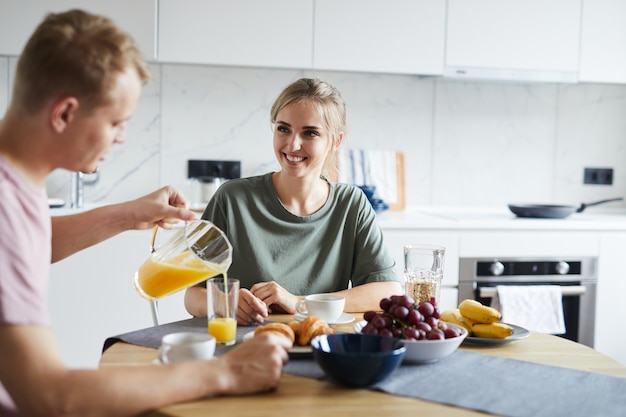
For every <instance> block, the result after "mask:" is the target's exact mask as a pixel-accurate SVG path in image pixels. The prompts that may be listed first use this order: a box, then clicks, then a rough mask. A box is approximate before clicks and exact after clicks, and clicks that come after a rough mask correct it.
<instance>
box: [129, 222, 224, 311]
mask: <svg viewBox="0 0 626 417" xmlns="http://www.w3.org/2000/svg"><path fill="white" fill-rule="evenodd" d="M165 232H169V233H163V234H164V235H166V236H165V238H164V243H163V244H161V245H157V244H156V235H157V228H155V229H154V233H153V234H152V254H151V255H150V257H149V258H148V259H147V260H146V261H145V262H144V264H143V265H142V266H141V267H140V268H139V270H138V271H137V273H136V274H135V280H134V284H135V289H136V290H137V292H138V293H139V295H141V296H142V297H143V298H145V299H146V300H149V301H155V300H157V299H159V298H162V297H165V296H168V295H171V294H174V293H176V292H178V291H181V290H183V289H185V288H188V287H191V286H193V285H196V284H199V283H200V282H203V281H205V280H206V279H208V278H210V277H213V276H216V275H218V274H223V275H224V276H226V271H227V270H228V267H230V264H231V261H232V246H231V244H230V242H229V241H228V238H227V237H226V235H225V234H224V232H222V231H221V230H220V229H219V228H217V227H216V226H215V225H214V224H213V223H211V222H209V221H207V220H192V221H190V222H187V223H185V226H184V227H182V228H177V229H174V230H169V231H165Z"/></svg>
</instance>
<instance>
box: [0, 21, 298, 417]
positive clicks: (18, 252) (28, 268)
mask: <svg viewBox="0 0 626 417" xmlns="http://www.w3.org/2000/svg"><path fill="white" fill-rule="evenodd" d="M148 78H149V74H148V71H147V69H146V66H145V63H144V62H143V61H142V59H141V57H140V54H139V52H138V50H137V47H136V46H135V44H134V43H133V41H132V39H130V38H129V36H128V35H127V34H125V33H124V32H122V31H120V30H119V29H118V28H117V27H116V26H115V25H114V24H113V23H112V22H111V21H110V20H108V19H106V18H103V17H99V16H94V15H91V14H88V13H85V12H82V11H79V10H73V11H69V12H66V13H60V14H51V15H49V16H47V17H46V19H45V20H44V21H43V22H42V23H41V24H40V25H39V26H38V28H37V29H36V30H35V32H34V33H33V35H32V36H31V38H30V40H29V41H28V43H27V45H26V47H25V49H24V51H23V53H22V55H21V57H20V60H19V62H18V66H17V71H16V79H15V85H14V90H13V97H12V101H11V103H10V105H9V108H8V110H7V113H6V115H5V118H4V120H3V121H2V122H1V123H0V195H1V196H2V199H1V200H0V358H3V359H2V360H0V415H3V416H4V415H18V414H22V415H29V416H30V415H33V416H39V415H41V416H48V417H49V416H57V415H77V416H86V415H116V416H125V415H135V414H139V413H141V412H144V411H146V410H149V409H152V408H155V407H159V406H163V405H166V404H171V403H175V402H181V401H187V400H192V399H196V398H201V397H206V396H209V395H219V394H223V393H228V394H245V393H251V392H256V391H261V390H267V389H271V388H273V387H275V386H276V385H277V384H278V383H279V381H280V375H281V372H282V367H283V365H284V363H285V362H286V360H287V349H288V348H289V347H290V343H289V341H288V340H287V339H285V338H281V337H280V336H266V337H259V338H254V339H253V340H251V341H249V342H246V343H243V344H242V345H241V346H238V347H236V348H234V349H233V350H231V351H230V352H229V353H228V354H226V355H224V356H222V357H221V358H219V359H217V360H213V361H199V362H195V363H194V362H187V363H178V364H173V365H167V366H146V367H132V368H119V369H117V368H107V369H103V370H74V369H68V368H66V367H65V366H64V365H63V363H62V362H61V360H60V356H59V352H58V348H57V344H56V340H55V338H54V335H53V333H52V329H51V325H50V317H49V314H48V311H47V302H46V300H47V289H48V279H49V267H50V260H52V261H57V260H60V259H63V258H65V257H67V256H69V255H71V254H73V253H75V252H77V251H79V250H81V249H84V248H86V247H89V246H91V245H93V244H96V243H98V242H100V241H102V240H104V239H107V238H109V237H111V236H114V235H116V234H118V233H120V232H122V231H125V230H129V229H147V228H151V227H154V226H155V225H160V226H162V227H171V225H172V224H173V223H176V222H177V221H179V220H190V219H192V218H193V213H192V212H190V211H188V210H187V209H186V207H187V201H186V200H185V198H184V197H183V196H182V195H180V194H179V193H178V192H177V191H176V190H174V189H172V188H171V187H164V188H162V189H161V190H158V191H156V192H154V193H152V194H149V195H147V196H145V197H142V198H140V199H138V200H134V201H131V202H127V203H123V204H116V205H111V206H108V207H102V208H99V209H95V210H92V211H88V212H84V213H81V214H77V215H74V216H65V217H58V218H57V217H54V218H52V221H51V220H50V215H49V209H48V205H47V195H46V191H45V185H44V183H45V178H46V176H47V175H48V174H49V173H50V172H51V171H53V170H54V169H57V168H64V169H67V170H71V171H83V172H90V171H93V170H94V169H95V168H96V167H97V164H98V162H99V161H100V160H102V159H103V158H104V156H105V155H106V154H107V152H108V151H109V150H110V148H111V146H112V145H113V144H114V143H122V142H123V141H124V131H125V128H126V123H127V120H128V119H129V117H130V116H131V114H132V113H133V111H134V109H135V106H136V104H137V100H138V98H139V96H140V93H141V86H142V83H143V82H145V81H147V79H148ZM9 358H10V359H9Z"/></svg>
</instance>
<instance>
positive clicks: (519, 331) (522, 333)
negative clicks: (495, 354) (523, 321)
mask: <svg viewBox="0 0 626 417" xmlns="http://www.w3.org/2000/svg"><path fill="white" fill-rule="evenodd" d="M509 326H511V327H512V328H513V334H512V335H511V336H509V337H505V338H504V339H496V338H491V337H475V336H467V337H466V338H465V340H464V341H463V343H467V344H472V345H504V344H506V343H511V342H514V341H516V340H520V339H525V338H527V337H528V336H530V332H529V331H528V330H526V329H525V328H523V327H520V326H516V325H514V324H509Z"/></svg>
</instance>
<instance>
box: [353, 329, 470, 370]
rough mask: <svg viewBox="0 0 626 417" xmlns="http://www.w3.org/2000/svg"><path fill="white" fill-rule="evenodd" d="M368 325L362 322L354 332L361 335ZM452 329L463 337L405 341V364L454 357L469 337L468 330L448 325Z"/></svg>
mask: <svg viewBox="0 0 626 417" xmlns="http://www.w3.org/2000/svg"><path fill="white" fill-rule="evenodd" d="M366 324H367V322H366V321H365V320H362V321H360V322H358V323H356V324H355V325H354V331H355V332H357V333H361V329H362V328H363V327H364V326H365V325H366ZM446 325H448V326H451V327H456V328H457V329H459V330H460V331H461V335H460V336H457V337H453V338H450V339H443V340H412V341H409V340H404V339H402V341H403V342H404V344H405V345H406V353H405V354H404V362H410V363H428V362H435V361H438V360H439V359H443V358H445V357H447V356H450V355H452V353H454V351H455V350H457V348H458V347H459V346H460V345H461V343H463V340H465V338H466V337H467V329H465V328H463V327H461V326H457V325H456V324H452V323H446Z"/></svg>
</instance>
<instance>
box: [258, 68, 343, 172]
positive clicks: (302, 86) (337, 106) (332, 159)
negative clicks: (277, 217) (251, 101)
mask: <svg viewBox="0 0 626 417" xmlns="http://www.w3.org/2000/svg"><path fill="white" fill-rule="evenodd" d="M303 100H306V101H308V102H311V103H312V104H314V105H315V106H316V107H317V108H318V111H319V113H320V115H321V116H322V123H323V124H324V128H326V129H327V130H328V131H329V132H330V137H331V140H332V142H333V145H335V144H336V143H337V141H339V138H340V135H341V133H343V135H344V137H345V136H346V134H347V126H346V103H345V101H344V99H343V97H342V96H341V93H340V92H339V90H337V89H336V88H335V87H333V86H332V85H330V84H329V83H327V82H324V81H321V80H319V79H313V78H301V79H299V80H297V81H295V82H293V83H291V84H289V85H288V86H287V87H286V88H285V89H284V90H283V91H282V93H280V95H279V96H278V98H277V99H276V101H275V102H274V105H273V106H272V109H271V111H270V119H271V123H272V124H274V123H276V118H277V117H278V113H279V112H280V111H281V110H282V109H284V108H285V107H286V106H288V105H290V104H292V103H296V102H299V101H303ZM337 163H338V156H337V149H334V150H333V151H331V152H330V153H329V154H328V156H327V157H326V161H324V167H323V168H322V176H324V177H326V178H328V179H336V178H337V177H338V171H337V169H338V168H337Z"/></svg>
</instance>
